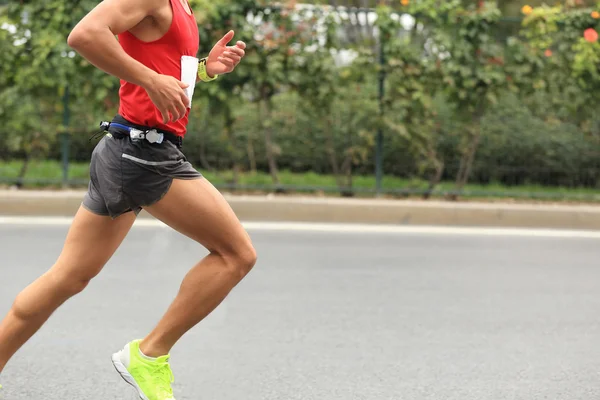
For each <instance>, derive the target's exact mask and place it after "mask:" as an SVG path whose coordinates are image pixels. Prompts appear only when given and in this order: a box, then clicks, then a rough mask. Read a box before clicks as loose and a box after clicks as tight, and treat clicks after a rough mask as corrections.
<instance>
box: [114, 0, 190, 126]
mask: <svg viewBox="0 0 600 400" xmlns="http://www.w3.org/2000/svg"><path fill="white" fill-rule="evenodd" d="M169 1H170V2H171V9H172V10H173V21H172V23H171V26H170V28H169V30H168V32H167V33H166V34H165V35H164V36H163V37H161V38H160V39H158V40H155V41H153V42H143V41H141V40H139V39H138V38H137V37H135V36H134V35H133V34H131V33H130V32H123V33H121V34H120V35H119V43H120V44H121V46H122V47H123V49H124V50H125V52H126V53H127V54H129V55H130V56H131V57H133V58H134V59H136V60H137V61H139V62H141V63H142V64H144V65H145V66H147V67H148V68H150V69H152V70H154V71H156V72H158V73H159V74H163V75H171V76H173V77H175V78H177V79H181V56H183V55H186V56H192V57H196V54H197V53H198V47H199V36H198V25H197V24H196V18H195V17H194V15H193V14H192V15H190V14H188V13H187V11H186V10H185V8H184V6H183V4H181V1H180V0H169ZM190 9H191V7H190ZM119 97H120V104H119V114H121V115H122V116H123V117H124V118H125V119H127V120H128V121H131V122H133V123H135V124H138V125H144V126H149V127H154V128H158V129H162V130H166V131H170V132H173V133H175V134H176V135H179V136H184V135H185V133H186V127H187V123H188V119H189V112H190V110H189V109H188V110H187V112H186V115H185V117H183V118H181V119H180V120H178V121H175V122H169V123H167V124H163V122H162V121H163V119H162V115H161V113H160V111H158V109H157V108H156V106H155V105H154V103H152V101H151V100H150V98H149V97H148V94H147V93H146V90H144V89H143V88H142V87H140V86H137V85H134V84H132V83H130V82H126V81H124V80H121V88H120V90H119Z"/></svg>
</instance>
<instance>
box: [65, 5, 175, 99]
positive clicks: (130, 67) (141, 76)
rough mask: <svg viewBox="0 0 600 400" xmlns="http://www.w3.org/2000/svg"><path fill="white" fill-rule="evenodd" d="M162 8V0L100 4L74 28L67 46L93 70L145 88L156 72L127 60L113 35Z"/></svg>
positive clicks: (126, 55) (130, 58)
mask: <svg viewBox="0 0 600 400" xmlns="http://www.w3.org/2000/svg"><path fill="white" fill-rule="evenodd" d="M161 5H164V0H104V1H102V2H101V3H100V4H98V6H96V7H95V8H94V9H93V10H92V11H91V12H90V13H89V14H88V15H86V16H85V17H84V18H83V19H82V20H81V21H80V22H79V23H78V24H77V26H75V28H74V29H73V31H72V32H71V34H70V35H69V38H68V44H69V46H70V47H72V48H73V49H74V50H76V51H77V52H78V53H79V54H81V55H82V56H83V57H85V58H86V59H87V60H88V61H89V62H90V63H92V64H93V65H95V66H96V67H97V68H99V69H101V70H103V71H105V72H107V73H109V74H111V75H113V76H116V77H118V78H120V79H123V80H125V81H127V82H131V83H133V84H136V85H139V86H142V87H146V86H148V85H150V83H151V81H152V78H153V77H154V76H155V75H157V74H156V72H154V71H152V70H151V69H150V68H148V67H146V66H144V65H143V64H141V63H140V62H138V61H136V60H134V59H133V58H132V57H130V56H129V55H128V54H127V53H125V51H124V50H123V49H122V48H121V46H120V45H119V42H118V41H117V39H116V38H115V36H116V35H118V34H120V33H122V32H124V31H127V30H129V29H131V28H133V27H134V26H136V25H137V24H139V23H140V22H141V21H142V20H143V19H144V18H146V17H148V16H150V15H152V14H153V13H154V11H155V10H156V9H157V8H159V7H160V6H161Z"/></svg>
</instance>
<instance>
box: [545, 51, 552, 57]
mask: <svg viewBox="0 0 600 400" xmlns="http://www.w3.org/2000/svg"><path fill="white" fill-rule="evenodd" d="M544 55H545V56H546V57H552V50H550V49H547V50H546V51H545V52H544Z"/></svg>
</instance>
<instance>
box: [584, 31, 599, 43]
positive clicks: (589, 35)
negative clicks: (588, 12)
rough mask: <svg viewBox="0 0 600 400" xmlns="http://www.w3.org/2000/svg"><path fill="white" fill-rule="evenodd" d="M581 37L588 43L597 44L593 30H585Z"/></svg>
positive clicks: (595, 33) (596, 37)
mask: <svg viewBox="0 0 600 400" xmlns="http://www.w3.org/2000/svg"><path fill="white" fill-rule="evenodd" d="M583 37H584V38H585V40H587V41H588V42H597V41H598V32H596V30H595V29H594V28H589V29H586V30H585V32H583Z"/></svg>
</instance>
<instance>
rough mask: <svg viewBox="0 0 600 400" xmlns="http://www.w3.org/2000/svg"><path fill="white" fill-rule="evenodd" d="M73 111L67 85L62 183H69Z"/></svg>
mask: <svg viewBox="0 0 600 400" xmlns="http://www.w3.org/2000/svg"><path fill="white" fill-rule="evenodd" d="M70 119H71V113H70V108H69V87H68V86H67V87H65V93H64V94H63V134H62V138H61V153H62V173H63V174H62V185H63V187H67V186H68V185H69V147H70V146H69V145H70V143H69V130H68V129H69V122H70Z"/></svg>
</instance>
